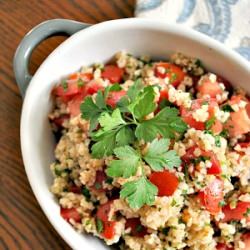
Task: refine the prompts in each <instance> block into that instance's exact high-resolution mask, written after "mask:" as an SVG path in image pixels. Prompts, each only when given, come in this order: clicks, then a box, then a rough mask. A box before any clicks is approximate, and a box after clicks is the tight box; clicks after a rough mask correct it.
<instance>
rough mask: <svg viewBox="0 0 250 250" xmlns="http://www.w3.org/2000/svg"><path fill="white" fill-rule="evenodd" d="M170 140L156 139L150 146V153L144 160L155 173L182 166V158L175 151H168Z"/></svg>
mask: <svg viewBox="0 0 250 250" xmlns="http://www.w3.org/2000/svg"><path fill="white" fill-rule="evenodd" d="M168 147H169V139H160V140H158V139H155V140H153V142H152V143H151V144H150V146H149V149H148V152H147V153H146V155H145V156H144V157H143V159H144V160H145V161H146V162H147V163H148V164H149V165H150V167H151V168H152V169H153V170H154V171H162V170H163V169H164V168H169V169H170V168H173V167H177V166H179V165H180V164H181V160H180V157H179V156H178V155H177V153H176V151H175V150H170V151H168Z"/></svg>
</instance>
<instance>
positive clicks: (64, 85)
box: [61, 79, 68, 91]
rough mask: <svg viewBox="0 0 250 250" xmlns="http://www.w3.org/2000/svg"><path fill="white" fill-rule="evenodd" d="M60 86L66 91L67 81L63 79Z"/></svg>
mask: <svg viewBox="0 0 250 250" xmlns="http://www.w3.org/2000/svg"><path fill="white" fill-rule="evenodd" d="M61 85H62V87H63V90H64V91H67V89H68V83H67V80H65V79H64V80H63V81H62V83H61Z"/></svg>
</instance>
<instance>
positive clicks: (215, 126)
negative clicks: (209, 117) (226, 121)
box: [211, 120, 223, 135]
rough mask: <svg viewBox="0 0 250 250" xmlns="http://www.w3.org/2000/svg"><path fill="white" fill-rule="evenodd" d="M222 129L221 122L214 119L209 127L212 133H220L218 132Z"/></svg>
mask: <svg viewBox="0 0 250 250" xmlns="http://www.w3.org/2000/svg"><path fill="white" fill-rule="evenodd" d="M222 130H223V124H222V123H221V122H220V121H219V120H215V121H214V124H213V125H212V127H211V131H212V132H213V134H214V135H218V134H220V132H221V131H222Z"/></svg>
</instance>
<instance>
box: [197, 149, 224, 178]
mask: <svg viewBox="0 0 250 250" xmlns="http://www.w3.org/2000/svg"><path fill="white" fill-rule="evenodd" d="M202 155H203V156H206V157H209V160H210V161H211V163H212V166H211V167H210V168H208V169H207V173H208V174H213V175H216V174H220V173H221V166H220V162H219V161H218V159H217V157H216V155H215V154H214V153H213V152H212V151H211V152H205V151H204V152H202Z"/></svg>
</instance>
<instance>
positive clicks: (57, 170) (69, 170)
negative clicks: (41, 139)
mask: <svg viewBox="0 0 250 250" xmlns="http://www.w3.org/2000/svg"><path fill="white" fill-rule="evenodd" d="M54 171H55V174H56V175H57V176H61V175H62V174H63V173H67V174H69V173H71V169H68V168H65V169H58V168H57V167H55V169H54Z"/></svg>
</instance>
